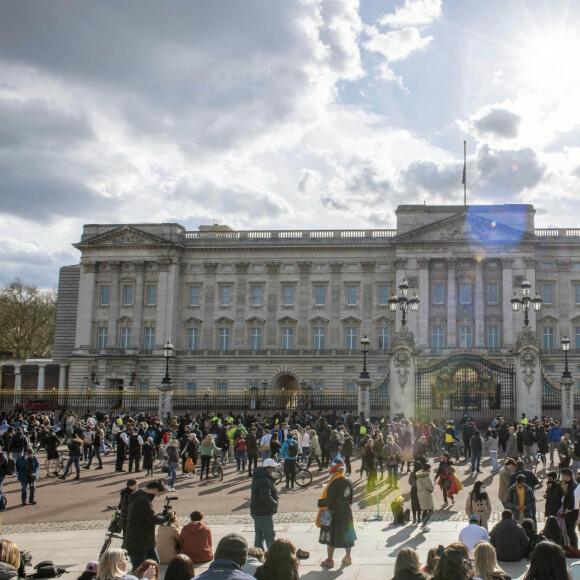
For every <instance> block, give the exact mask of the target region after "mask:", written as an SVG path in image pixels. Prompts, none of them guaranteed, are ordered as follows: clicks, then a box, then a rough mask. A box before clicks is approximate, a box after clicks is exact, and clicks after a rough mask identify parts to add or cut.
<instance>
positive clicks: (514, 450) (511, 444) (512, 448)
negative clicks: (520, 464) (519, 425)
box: [507, 433, 520, 457]
mask: <svg viewBox="0 0 580 580" xmlns="http://www.w3.org/2000/svg"><path fill="white" fill-rule="evenodd" d="M507 455H508V457H519V456H520V452H519V450H518V437H517V435H516V434H515V433H512V434H511V435H510V436H509V437H508V441H507Z"/></svg>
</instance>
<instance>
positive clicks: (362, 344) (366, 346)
mask: <svg viewBox="0 0 580 580" xmlns="http://www.w3.org/2000/svg"><path fill="white" fill-rule="evenodd" d="M403 320H404V319H403ZM403 324H404V323H403ZM370 343H371V341H370V340H369V339H368V338H367V335H366V334H365V335H364V337H363V338H362V340H361V341H360V349H361V350H362V353H363V370H362V373H361V374H360V377H359V378H360V379H370V375H369V373H368V372H367V353H368V351H369V345H370Z"/></svg>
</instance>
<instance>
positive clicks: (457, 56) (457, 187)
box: [0, 0, 580, 287]
mask: <svg viewBox="0 0 580 580" xmlns="http://www.w3.org/2000/svg"><path fill="white" fill-rule="evenodd" d="M579 55H580V2H574V1H570V2H566V1H563V0H543V1H542V0H525V1H524V0H509V1H506V0H485V1H484V2H482V1H481V0H229V1H224V0H207V1H201V0H184V1H177V0H168V1H166V2H152V1H136V0H135V1H131V0H126V1H125V2H117V1H115V2H113V1H107V0H99V2H95V1H94V0H91V1H84V0H70V1H61V0H51V1H50V2H38V1H34V2H31V1H28V0H19V1H18V2H14V1H10V0H0V202H1V203H0V266H1V267H0V283H6V282H9V281H11V280H12V279H14V277H16V276H19V277H21V278H23V279H24V280H25V281H26V282H28V283H33V284H36V285H38V286H40V287H55V286H56V284H57V279H58V268H59V267H60V266H62V265H66V264H74V263H77V262H78V259H79V254H78V252H77V251H76V250H74V249H73V248H72V247H71V243H73V242H76V241H78V240H79V238H80V235H81V232H82V225H83V224H85V223H124V222H125V223H126V222H131V223H139V222H161V221H176V222H179V223H181V224H182V225H184V226H185V227H186V228H187V229H188V230H197V228H198V226H199V225H200V224H207V223H212V222H214V221H217V222H219V223H224V224H228V225H230V226H231V227H233V228H236V229H300V228H310V229H317V228H339V227H348V228H368V227H387V228H389V227H394V226H395V213H394V210H395V208H396V206H397V205H399V204H401V203H420V204H422V203H423V202H426V203H427V204H454V203H456V204H461V203H463V186H462V185H461V176H462V170H463V141H464V140H466V141H467V180H468V203H532V204H534V205H535V207H536V209H537V213H536V226H537V227H547V226H556V227H568V226H570V227H571V226H580V222H579V221H578V219H577V216H578V214H577V213H576V211H579V210H580V198H579V196H578V195H577V193H578V191H579V189H580V188H579V186H580V153H579V151H580V130H579V123H580V107H579V106H578V103H579V102H580V75H579V74H578V64H577V61H578V58H579Z"/></svg>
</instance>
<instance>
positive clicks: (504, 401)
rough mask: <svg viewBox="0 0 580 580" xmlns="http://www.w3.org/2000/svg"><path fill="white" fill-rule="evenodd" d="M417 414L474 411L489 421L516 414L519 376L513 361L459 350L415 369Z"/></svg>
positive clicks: (445, 415) (435, 416)
mask: <svg viewBox="0 0 580 580" xmlns="http://www.w3.org/2000/svg"><path fill="white" fill-rule="evenodd" d="M416 405H417V415H418V416H419V414H424V415H426V416H427V417H430V418H432V419H437V420H446V419H453V420H455V421H458V420H460V419H461V418H462V417H463V416H464V414H466V413H467V414H469V415H471V416H472V417H473V418H474V419H475V421H476V422H477V423H481V424H482V425H483V424H484V423H489V422H490V421H491V419H492V418H493V417H494V415H498V414H499V415H503V416H504V417H506V418H507V419H513V418H515V417H516V378H515V370H514V367H513V365H511V364H502V363H499V362H496V361H494V360H491V359H489V358H486V357H484V356H481V355H478V354H474V353H471V352H460V353H457V354H452V355H451V356H447V357H444V358H441V359H437V360H431V361H429V362H427V363H425V364H419V365H417V370H416Z"/></svg>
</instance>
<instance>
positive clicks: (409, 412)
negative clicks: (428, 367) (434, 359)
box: [389, 328, 415, 417]
mask: <svg viewBox="0 0 580 580" xmlns="http://www.w3.org/2000/svg"><path fill="white" fill-rule="evenodd" d="M392 353H393V354H392V356H391V359H390V370H391V372H390V377H391V378H390V384H389V393H390V399H391V401H390V402H391V409H390V415H391V417H392V416H394V415H395V414H396V413H404V414H405V417H415V337H414V336H413V333H412V332H410V331H409V330H408V329H407V328H402V329H401V330H400V331H399V332H396V333H395V338H394V340H393V346H392Z"/></svg>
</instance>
